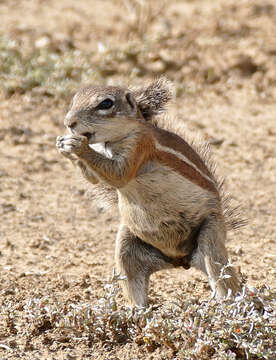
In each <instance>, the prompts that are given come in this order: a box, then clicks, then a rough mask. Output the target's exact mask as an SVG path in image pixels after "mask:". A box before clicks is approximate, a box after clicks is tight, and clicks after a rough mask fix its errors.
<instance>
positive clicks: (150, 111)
mask: <svg viewBox="0 0 276 360" xmlns="http://www.w3.org/2000/svg"><path fill="white" fill-rule="evenodd" d="M132 94H133V95H134V98H135V100H136V103H137V106H138V108H139V110H140V111H141V113H142V115H143V117H144V119H145V120H147V121H152V120H153V117H154V116H156V115H158V114H160V113H162V112H164V111H165V110H166V106H167V104H168V103H169V102H170V101H171V100H172V99H173V97H174V91H173V86H172V83H171V82H170V81H168V80H167V79H166V78H164V77H161V78H160V79H157V80H155V81H154V82H152V83H150V84H149V85H147V86H145V87H141V88H136V89H134V90H133V91H132Z"/></svg>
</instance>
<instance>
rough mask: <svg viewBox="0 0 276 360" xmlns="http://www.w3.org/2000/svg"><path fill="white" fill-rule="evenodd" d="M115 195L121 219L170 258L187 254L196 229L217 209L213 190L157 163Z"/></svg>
mask: <svg viewBox="0 0 276 360" xmlns="http://www.w3.org/2000/svg"><path fill="white" fill-rule="evenodd" d="M118 195H119V196H118V198H119V209H120V214H121V219H122V222H123V223H124V224H127V226H128V227H129V229H130V230H131V231H132V232H133V233H134V234H135V235H136V236H138V237H139V238H141V239H142V240H143V241H144V242H146V243H148V244H150V245H152V246H154V247H156V248H158V249H159V250H160V251H162V252H163V253H164V254H165V255H167V256H169V257H173V258H174V257H177V258H178V257H183V256H187V255H189V254H190V252H191V249H193V248H194V243H193V242H194V241H195V240H196V239H194V237H193V236H192V235H193V234H194V232H195V230H196V229H197V227H198V226H199V225H200V224H201V222H202V221H203V220H204V219H205V218H206V217H207V216H208V215H209V214H211V213H215V212H216V211H217V208H218V204H217V200H216V198H214V196H213V194H212V193H210V192H208V191H207V190H204V189H202V188H200V187H199V186H198V185H196V184H193V183H192V182H191V181H189V180H187V179H186V178H183V176H181V175H180V174H177V173H175V172H173V171H172V170H171V169H169V168H167V167H165V166H160V164H158V163H156V164H154V163H152V164H151V166H150V167H149V166H148V169H147V170H146V172H143V173H142V174H140V175H139V176H137V177H136V178H135V179H133V180H132V181H130V182H129V183H128V184H127V185H126V186H124V187H122V188H120V189H119V190H118Z"/></svg>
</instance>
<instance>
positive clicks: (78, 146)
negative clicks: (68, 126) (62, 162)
mask: <svg viewBox="0 0 276 360" xmlns="http://www.w3.org/2000/svg"><path fill="white" fill-rule="evenodd" d="M56 147H57V149H58V151H59V152H60V153H61V154H62V155H63V156H65V157H68V158H69V159H74V158H75V157H74V155H75V156H77V157H81V156H82V154H83V153H84V152H85V151H87V150H88V151H89V146H88V141H87V138H86V137H85V136H82V135H71V134H70V135H64V136H58V137H57V141H56Z"/></svg>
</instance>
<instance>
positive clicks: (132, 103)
mask: <svg viewBox="0 0 276 360" xmlns="http://www.w3.org/2000/svg"><path fill="white" fill-rule="evenodd" d="M126 100H127V102H128V104H129V105H130V107H131V109H132V110H136V109H137V104H136V101H135V99H134V97H133V95H132V94H131V93H130V92H127V93H126Z"/></svg>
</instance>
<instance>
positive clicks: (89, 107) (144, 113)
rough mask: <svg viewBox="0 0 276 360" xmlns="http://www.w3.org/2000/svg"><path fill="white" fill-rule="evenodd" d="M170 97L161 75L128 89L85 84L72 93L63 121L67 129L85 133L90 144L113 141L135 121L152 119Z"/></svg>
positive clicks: (132, 128) (170, 93) (134, 126)
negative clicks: (69, 105) (68, 108)
mask: <svg viewBox="0 0 276 360" xmlns="http://www.w3.org/2000/svg"><path fill="white" fill-rule="evenodd" d="M171 97H172V92H171V90H170V88H169V85H168V82H167V81H166V80H164V79H159V80H157V81H155V82H153V83H151V84H149V85H148V86H146V87H143V88H137V89H133V90H132V91H131V90H129V89H125V88H122V87H117V86H87V87H84V88H82V89H80V90H79V91H78V92H77V93H76V94H75V96H74V97H73V100H72V103H71V108H70V110H69V112H68V113H67V115H66V117H65V121H64V124H65V126H66V127H67V128H68V129H69V131H70V132H71V133H77V134H81V135H84V136H86V137H87V138H88V142H89V143H90V144H93V143H97V142H112V141H117V140H118V139H120V138H123V137H125V136H126V135H127V134H128V133H130V132H131V131H132V130H134V129H135V128H137V122H138V123H141V122H146V121H152V120H153V117H154V116H155V115H157V114H159V113H160V112H162V111H164V109H165V106H166V104H167V102H168V101H169V100H170V99H171Z"/></svg>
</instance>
